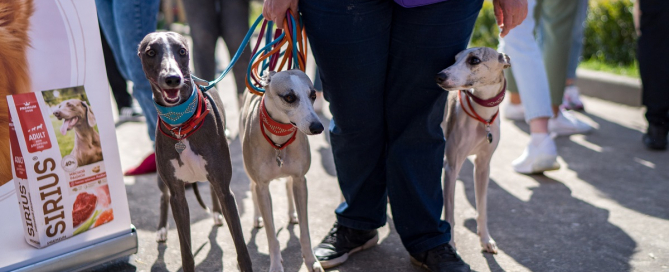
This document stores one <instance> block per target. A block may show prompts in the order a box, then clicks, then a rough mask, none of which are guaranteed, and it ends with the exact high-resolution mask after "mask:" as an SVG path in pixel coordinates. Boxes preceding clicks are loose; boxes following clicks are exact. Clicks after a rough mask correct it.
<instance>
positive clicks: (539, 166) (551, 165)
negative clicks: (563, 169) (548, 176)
mask: <svg viewBox="0 0 669 272" xmlns="http://www.w3.org/2000/svg"><path fill="white" fill-rule="evenodd" d="M558 169H560V164H559V163H558V162H557V161H556V160H555V159H552V160H551V159H544V160H538V161H537V162H535V163H533V164H532V166H530V167H529V169H522V168H519V167H513V170H514V171H516V172H518V173H521V174H526V175H533V174H541V173H543V172H546V171H553V170H558Z"/></svg>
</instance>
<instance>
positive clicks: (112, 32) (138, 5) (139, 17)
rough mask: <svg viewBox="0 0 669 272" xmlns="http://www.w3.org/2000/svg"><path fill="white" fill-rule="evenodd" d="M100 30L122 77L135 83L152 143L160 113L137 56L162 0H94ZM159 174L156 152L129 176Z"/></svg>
mask: <svg viewBox="0 0 669 272" xmlns="http://www.w3.org/2000/svg"><path fill="white" fill-rule="evenodd" d="M95 5H96V6H97V10H98V19H99V21H100V27H101V28H102V30H103V32H104V33H105V35H106V38H107V42H108V43H109V46H110V47H111V50H112V53H113V55H114V59H115V60H116V64H117V65H118V68H119V71H120V72H121V74H122V75H123V77H124V78H125V79H127V80H130V81H132V83H133V91H132V95H133V96H134V97H135V99H137V102H138V103H139V106H140V107H141V108H142V112H143V113H144V116H145V117H146V125H147V133H148V134H149V138H150V139H151V141H152V142H154V141H155V137H156V124H157V122H158V113H157V112H156V109H155V107H154V106H153V92H152V91H151V83H149V81H148V80H147V79H146V76H145V75H144V70H142V64H141V63H140V60H139V58H138V57H137V45H139V42H140V41H142V39H143V38H144V36H146V34H149V33H151V32H154V31H156V23H157V20H158V19H157V17H158V10H159V8H160V0H95ZM155 171H156V157H155V152H154V153H151V154H150V155H149V156H147V157H146V158H145V159H144V160H143V161H142V162H141V163H140V165H139V166H137V167H135V168H132V169H129V170H128V171H127V172H126V173H125V174H126V175H139V174H145V173H153V172H155Z"/></svg>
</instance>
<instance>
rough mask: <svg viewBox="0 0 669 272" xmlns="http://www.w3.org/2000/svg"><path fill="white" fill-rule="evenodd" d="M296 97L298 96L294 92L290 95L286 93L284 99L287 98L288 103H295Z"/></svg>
mask: <svg viewBox="0 0 669 272" xmlns="http://www.w3.org/2000/svg"><path fill="white" fill-rule="evenodd" d="M296 99H297V98H296V97H295V95H294V94H289V95H286V96H284V97H283V100H285V101H286V102H288V103H293V102H295V100H296Z"/></svg>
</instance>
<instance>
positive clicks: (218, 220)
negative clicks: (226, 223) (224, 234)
mask: <svg viewBox="0 0 669 272" xmlns="http://www.w3.org/2000/svg"><path fill="white" fill-rule="evenodd" d="M211 215H212V217H213V218H214V225H216V226H219V227H220V226H223V215H222V214H221V213H219V212H213V213H211Z"/></svg>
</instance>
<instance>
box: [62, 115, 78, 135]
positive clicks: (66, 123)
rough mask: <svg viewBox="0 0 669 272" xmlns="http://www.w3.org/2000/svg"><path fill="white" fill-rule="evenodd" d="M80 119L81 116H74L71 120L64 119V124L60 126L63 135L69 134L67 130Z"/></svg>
mask: <svg viewBox="0 0 669 272" xmlns="http://www.w3.org/2000/svg"><path fill="white" fill-rule="evenodd" d="M78 119H79V117H74V118H72V119H70V120H63V125H62V126H60V133H61V134H63V135H65V134H67V131H68V130H70V129H72V127H73V126H74V124H75V123H77V120H78Z"/></svg>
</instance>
